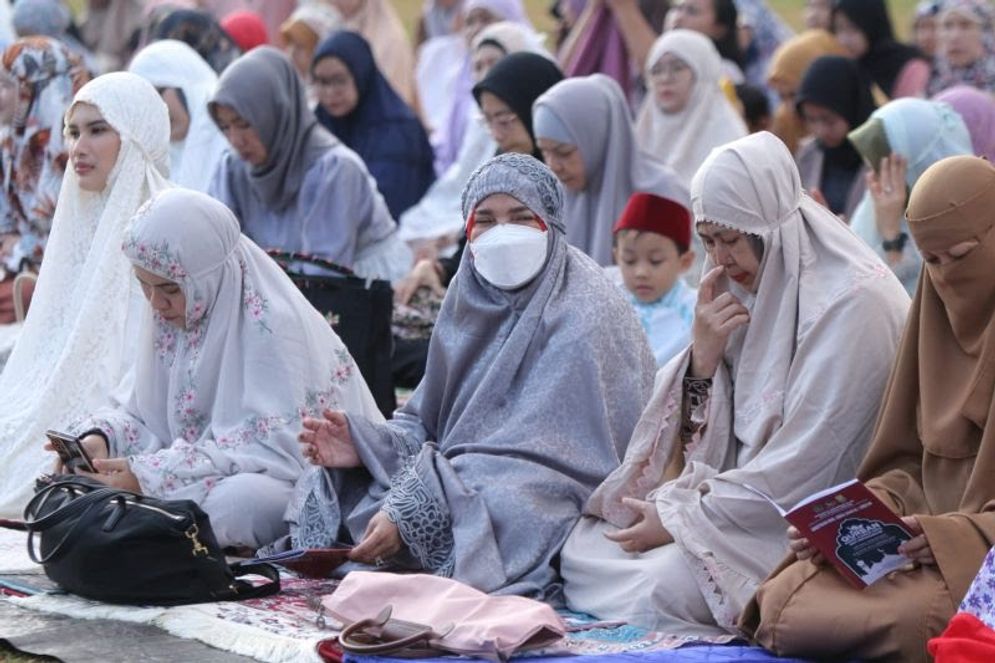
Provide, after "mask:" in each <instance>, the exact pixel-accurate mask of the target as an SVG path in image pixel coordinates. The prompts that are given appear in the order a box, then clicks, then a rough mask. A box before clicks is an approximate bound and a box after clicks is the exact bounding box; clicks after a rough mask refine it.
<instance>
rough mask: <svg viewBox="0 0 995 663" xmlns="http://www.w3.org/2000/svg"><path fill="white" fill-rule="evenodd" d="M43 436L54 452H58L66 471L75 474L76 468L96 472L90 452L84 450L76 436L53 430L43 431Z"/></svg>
mask: <svg viewBox="0 0 995 663" xmlns="http://www.w3.org/2000/svg"><path fill="white" fill-rule="evenodd" d="M45 436H46V437H47V438H48V439H49V441H50V442H51V443H52V447H53V448H54V449H55V453H57V454H59V458H60V459H61V460H62V464H63V466H65V468H66V471H67V472H70V473H72V474H75V473H76V470H78V469H82V470H84V471H86V472H91V473H96V472H97V468H96V467H94V465H93V460H92V459H91V458H90V454H88V453H87V452H86V448H85V447H84V446H83V443H82V442H81V441H80V439H79V438H78V437H74V436H72V435H69V434H68V433H60V432H59V431H55V430H48V431H45Z"/></svg>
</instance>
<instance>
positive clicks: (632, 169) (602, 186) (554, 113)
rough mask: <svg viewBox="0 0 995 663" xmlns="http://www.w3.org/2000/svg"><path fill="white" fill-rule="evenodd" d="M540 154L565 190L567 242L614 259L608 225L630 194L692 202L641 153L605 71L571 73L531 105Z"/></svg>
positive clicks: (603, 260) (673, 177)
mask: <svg viewBox="0 0 995 663" xmlns="http://www.w3.org/2000/svg"><path fill="white" fill-rule="evenodd" d="M532 124H533V127H534V130H535V136H536V144H537V145H538V147H539V149H540V150H541V151H542V157H543V159H544V160H545V161H546V163H547V164H548V165H549V167H550V168H552V169H553V172H554V173H556V176H557V177H558V178H559V179H560V182H562V183H563V186H564V187H565V188H566V205H565V210H564V216H565V217H566V224H567V239H568V240H569V241H570V243H571V244H573V245H574V246H576V247H577V248H579V249H580V250H582V251H583V252H584V253H586V254H587V255H589V256H591V257H592V258H594V259H595V260H597V261H598V262H599V263H600V264H602V265H611V264H612V225H613V224H614V223H615V220H616V219H618V217H619V216H620V215H621V214H622V210H623V209H625V205H626V203H628V202H629V198H630V197H631V196H632V194H634V193H653V194H656V195H658V196H662V197H664V198H669V199H670V200H675V201H677V202H679V203H681V204H682V205H684V206H689V205H690V198H689V196H688V191H687V187H686V186H685V185H684V184H682V183H681V180H680V178H679V177H678V176H677V174H676V173H675V172H674V171H673V170H671V169H670V168H668V167H667V166H665V165H664V164H663V162H662V161H659V160H657V159H656V158H655V157H653V156H652V155H650V154H649V153H648V152H645V151H643V150H642V148H640V147H639V144H638V142H637V139H636V135H635V132H634V131H633V129H632V117H631V115H630V112H629V105H628V102H627V101H626V100H625V95H624V94H623V92H622V88H620V87H619V85H618V83H616V82H615V81H614V80H613V79H611V78H609V77H608V76H605V75H604V74H593V75H591V76H581V77H575V78H568V79H566V80H564V81H562V82H560V83H557V84H556V85H554V86H553V87H551V88H550V89H549V90H548V91H547V92H546V93H545V94H543V95H542V96H541V97H539V98H538V99H537V100H536V102H535V103H534V104H533V106H532Z"/></svg>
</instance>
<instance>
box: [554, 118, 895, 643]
mask: <svg viewBox="0 0 995 663" xmlns="http://www.w3.org/2000/svg"><path fill="white" fill-rule="evenodd" d="M691 204H692V208H693V211H694V217H695V221H696V222H697V231H698V234H699V235H700V236H701V238H702V241H703V243H704V245H705V248H706V249H707V250H708V261H707V262H706V268H707V269H708V274H707V275H706V276H705V278H704V279H703V280H702V283H701V287H700V288H699V290H698V305H697V308H696V314H695V322H694V328H693V330H692V344H691V346H690V347H689V348H688V349H687V350H685V351H684V353H683V354H680V355H678V356H677V357H675V358H674V359H673V360H671V361H670V363H669V364H667V365H666V366H665V367H664V368H663V369H661V370H660V372H659V373H657V377H656V390H655V394H654V396H653V397H652V398H651V400H650V403H649V405H648V406H647V408H646V410H645V411H644V412H643V416H642V419H641V420H640V422H639V424H637V426H636V429H635V432H634V433H633V436H632V440H631V442H630V443H629V448H628V451H627V452H626V457H625V460H624V461H623V463H622V466H621V467H620V468H619V469H618V470H616V471H615V472H613V473H612V474H611V475H610V476H609V477H608V479H606V480H605V482H604V483H603V484H602V485H601V486H600V487H599V488H598V490H597V491H595V493H594V495H592V497H591V499H590V501H588V503H587V505H586V507H585V514H586V516H585V517H584V518H582V519H581V521H580V522H579V523H578V525H577V527H576V528H575V529H574V531H573V533H572V534H571V536H570V538H569V539H568V540H567V543H566V545H565V546H564V549H563V554H562V558H561V572H562V574H563V577H564V580H565V583H566V584H565V588H564V589H565V594H566V598H567V603H568V605H569V606H570V608H572V609H574V610H579V611H582V612H589V613H591V614H594V615H596V616H598V617H599V618H602V619H613V620H614V619H622V620H626V621H629V622H632V623H634V624H637V625H639V626H644V627H647V628H652V629H655V630H660V631H665V632H667V633H670V634H675V635H684V636H695V637H709V636H720V635H728V634H731V633H735V632H736V631H735V620H736V616H737V615H738V613H739V612H740V610H741V609H742V608H743V607H744V605H745V604H746V602H747V601H748V600H749V599H750V597H751V596H752V594H753V592H754V591H755V590H756V588H757V587H758V586H759V584H760V582H761V581H762V580H763V579H764V578H765V577H766V576H767V574H768V573H770V572H771V571H772V570H773V569H774V567H775V566H776V565H777V563H778V562H779V561H781V559H782V558H783V557H784V556H785V555H786V553H787V552H788V542H787V536H786V531H787V528H786V523H785V521H784V520H783V519H782V518H781V516H780V515H779V514H778V513H777V511H776V510H775V509H774V508H773V507H772V506H771V505H770V504H769V503H768V502H767V501H766V500H765V499H764V498H763V497H761V496H759V495H757V494H756V493H754V492H752V491H751V490H750V489H748V488H747V486H753V487H756V488H757V489H759V490H761V491H763V492H764V493H766V494H767V495H770V496H771V497H773V499H774V500H776V501H777V503H778V504H781V505H784V506H790V505H791V504H794V503H796V502H798V501H800V500H801V499H802V498H804V497H807V496H808V495H810V494H811V493H813V492H816V491H818V490H821V489H824V488H828V487H829V486H833V485H835V484H837V483H840V482H841V481H843V480H846V479H850V478H852V477H853V475H854V471H855V470H856V468H857V464H858V463H859V462H860V460H861V458H862V457H863V455H864V450H865V448H866V446H867V443H868V442H869V441H870V435H871V432H872V427H873V425H874V420H875V417H876V415H877V410H878V405H879V403H880V401H881V397H882V394H883V393H884V388H885V383H886V381H887V378H888V374H889V371H890V367H891V361H892V358H893V357H894V354H895V351H896V348H897V346H898V340H899V335H900V334H901V331H902V327H903V325H904V322H905V314H906V311H907V310H908V306H909V298H908V296H907V295H906V294H905V292H904V291H903V290H902V287H901V285H900V284H899V283H898V281H897V280H896V279H895V277H894V276H893V275H892V274H891V272H890V271H889V270H888V269H887V268H886V267H885V266H884V265H883V264H882V263H881V261H880V260H879V259H878V258H877V256H875V255H874V253H873V252H872V251H870V249H868V248H867V247H866V246H864V245H863V244H862V243H861V241H860V240H859V239H857V238H856V237H854V236H853V233H851V232H850V230H849V229H847V228H846V226H844V225H843V224H841V223H840V222H839V220H838V219H837V218H836V217H835V216H834V215H833V214H832V213H831V212H829V210H827V209H826V208H824V207H822V206H821V205H819V204H818V203H816V202H815V201H814V200H812V199H811V198H809V197H808V196H807V195H806V194H805V193H803V191H802V188H801V183H800V179H799V176H798V170H797V168H796V167H795V165H794V160H793V159H792V156H791V154H790V153H789V152H788V149H787V148H786V147H785V146H784V144H783V143H782V142H781V141H780V139H778V138H776V137H775V136H774V135H773V134H770V133H767V132H763V133H760V134H754V135H751V136H748V137H746V138H742V139H740V140H738V141H735V142H733V143H730V144H729V145H727V146H725V147H723V148H719V149H717V150H715V151H713V152H712V154H711V155H710V156H709V158H708V159H707V160H706V161H705V163H704V164H703V165H702V167H701V169H700V170H699V171H698V174H697V175H696V176H695V178H694V180H693V181H692V184H691ZM858 335H859V341H857V342H853V339H855V338H858ZM844 346H845V347H844Z"/></svg>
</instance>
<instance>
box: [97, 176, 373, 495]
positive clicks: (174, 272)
mask: <svg viewBox="0 0 995 663" xmlns="http://www.w3.org/2000/svg"><path fill="white" fill-rule="evenodd" d="M124 253H125V255H126V256H127V257H128V259H129V260H131V262H132V263H133V264H134V265H136V266H138V267H141V268H143V269H145V270H147V271H149V272H152V273H153V274H155V275H157V276H160V277H162V278H165V279H169V280H171V281H174V282H175V283H177V284H179V286H180V289H181V290H182V291H183V294H184V295H185V297H186V328H185V329H184V330H180V329H177V328H176V327H174V326H172V325H171V324H169V323H168V322H166V321H165V320H164V319H163V318H162V317H161V316H160V315H158V314H157V313H153V314H151V315H145V316H144V320H143V323H142V328H141V331H140V333H139V335H138V348H137V360H136V363H135V380H134V389H133V391H132V393H131V396H130V397H129V398H128V399H127V401H126V405H125V408H124V409H125V411H126V412H127V414H128V415H130V417H131V418H133V419H135V420H137V421H138V422H139V423H140V424H141V429H138V428H136V427H134V426H133V427H132V430H133V431H134V432H132V434H131V437H132V438H133V439H129V433H128V430H127V428H126V427H125V425H124V424H123V423H121V421H120V420H119V418H115V417H113V416H107V417H106V418H105V421H106V422H107V423H109V424H110V425H111V427H112V428H113V429H114V438H115V440H116V446H115V449H116V450H118V451H121V450H123V451H124V452H125V453H126V454H127V455H129V456H130V465H131V469H132V471H133V472H134V473H135V475H136V476H138V478H139V480H140V482H141V485H142V489H143V491H144V492H146V493H147V494H152V495H159V496H167V497H170V498H173V499H180V498H184V499H193V500H198V499H202V498H203V497H204V495H205V494H206V492H207V491H209V490H210V486H211V480H213V479H216V478H217V477H219V476H222V477H223V476H227V475H229V474H232V473H234V472H233V468H237V470H235V472H260V473H265V474H266V475H268V476H270V477H273V478H275V479H278V480H281V481H289V482H293V481H295V480H296V479H297V477H298V475H299V474H300V472H301V470H302V469H303V467H304V463H303V460H302V458H301V455H300V450H299V445H298V443H297V433H298V432H299V431H300V421H301V418H302V417H303V416H305V415H306V416H311V417H316V416H320V414H321V412H322V411H323V410H324V409H325V408H332V409H343V410H346V411H347V412H350V413H355V414H358V415H361V416H363V417H366V418H368V419H373V420H374V421H382V420H383V418H382V417H381V415H380V413H379V411H378V410H377V407H376V403H375V402H374V401H373V397H372V396H371V395H370V390H369V389H368V388H367V386H366V383H365V382H364V381H363V377H362V375H360V373H359V369H358V368H357V366H356V363H355V362H354V361H353V359H352V357H351V356H349V351H348V350H346V348H345V345H343V343H342V341H341V340H339V338H338V336H336V334H335V332H334V331H332V328H331V326H330V325H329V324H328V322H327V321H326V320H325V318H324V317H323V316H322V315H321V314H320V313H319V312H318V311H317V310H315V309H314V307H312V306H311V305H310V304H309V303H308V301H307V300H306V299H305V298H304V295H302V294H301V292H300V290H298V288H297V286H295V285H294V283H293V282H292V281H291V280H290V278H289V277H287V276H286V274H284V273H283V271H282V270H281V269H280V267H279V266H278V265H277V264H276V263H275V262H273V260H271V259H270V258H269V256H267V255H266V254H265V253H264V252H263V251H262V249H260V248H259V247H258V246H256V245H255V244H254V243H253V242H252V241H251V240H249V239H248V238H246V237H245V236H244V235H242V234H241V232H240V231H239V225H238V220H237V219H236V218H235V215H234V214H233V213H232V212H231V210H229V209H228V208H227V207H225V206H224V205H223V204H222V203H220V202H218V201H216V200H215V199H213V198H211V197H209V196H207V195H206V194H202V193H199V192H195V191H189V190H185V189H181V188H175V189H171V190H168V191H164V192H162V193H160V194H159V195H157V196H155V197H153V198H152V199H151V200H150V201H149V202H148V203H146V204H145V205H144V206H143V207H142V208H141V209H140V210H139V211H138V213H137V214H136V216H135V218H134V220H133V221H132V224H131V226H130V228H129V229H128V231H127V232H126V233H125V240H124ZM147 308H148V307H147ZM149 310H151V309H149ZM97 419H98V420H100V419H101V416H100V413H98V414H97ZM125 421H126V419H125ZM122 438H123V439H122Z"/></svg>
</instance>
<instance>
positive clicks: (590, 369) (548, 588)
mask: <svg viewBox="0 0 995 663" xmlns="http://www.w3.org/2000/svg"><path fill="white" fill-rule="evenodd" d="M493 193H506V194H509V195H511V196H513V197H515V198H517V199H519V200H521V202H523V203H525V204H526V205H527V206H529V208H530V209H532V211H533V212H535V213H536V214H538V215H540V216H541V217H542V218H543V219H545V220H546V222H547V224H548V226H549V237H550V252H549V257H548V259H547V261H546V264H545V265H544V267H543V268H542V270H541V271H540V272H539V274H538V275H537V276H536V277H535V279H534V280H533V281H531V282H530V283H529V284H528V285H526V286H525V287H523V288H520V289H518V290H514V291H507V290H501V289H499V288H495V287H493V286H492V285H490V284H489V283H487V281H485V280H484V279H483V278H482V277H480V276H479V275H478V274H477V273H476V271H475V270H474V269H473V257H472V255H471V252H470V251H466V252H464V254H463V262H462V263H461V264H460V268H459V271H458V272H457V274H456V277H455V278H454V279H453V281H452V284H451V285H450V287H449V290H448V292H447V294H446V299H445V301H444V302H443V305H442V310H441V311H440V313H439V318H438V321H437V322H436V325H435V331H434V332H433V334H432V340H431V342H430V345H429V352H428V365H427V368H426V371H425V378H424V379H423V380H422V382H421V384H420V385H419V386H418V389H417V390H416V391H415V393H414V395H413V396H412V398H411V400H410V401H409V402H408V404H407V405H406V406H405V407H404V408H403V409H401V410H399V411H398V412H397V413H396V414H395V416H394V419H393V420H392V421H390V422H388V423H387V424H375V423H371V422H368V421H366V420H364V419H362V418H360V417H353V416H350V418H349V421H350V427H351V431H352V438H353V442H354V444H355V446H356V449H357V451H358V453H359V455H360V457H361V458H362V460H363V464H364V465H365V467H366V470H367V471H368V472H369V473H370V475H372V481H371V482H370V483H368V484H367V485H364V486H362V490H363V491H364V492H363V494H362V496H361V497H360V498H357V497H356V496H355V494H354V492H353V493H352V494H350V489H349V486H352V487H353V490H355V487H356V486H355V483H354V482H353V483H350V482H349V481H347V480H344V479H343V477H342V475H341V474H338V476H336V473H334V472H321V473H320V474H317V475H311V476H309V477H308V479H307V480H305V481H303V482H302V484H304V485H303V489H304V490H303V494H302V495H300V497H299V498H298V499H297V500H296V501H295V502H294V503H293V504H292V505H291V510H290V516H291V519H292V520H294V521H296V522H295V524H293V525H292V528H291V531H292V532H293V534H294V539H295V540H294V542H293V543H294V545H299V546H301V545H306V546H321V545H328V544H329V543H330V542H331V540H332V539H333V538H334V536H335V534H337V533H338V532H339V527H340V525H344V526H345V528H346V529H347V530H348V531H349V533H351V535H352V537H353V538H354V539H356V538H359V537H360V536H361V535H362V534H363V531H364V529H365V527H366V524H367V522H368V521H369V519H370V517H371V516H372V515H373V514H374V513H376V512H377V511H378V510H380V509H383V510H384V511H385V512H386V513H387V514H388V516H389V517H390V518H391V520H393V521H394V522H395V523H397V525H398V528H399V530H400V533H401V537H402V538H403V540H404V542H405V544H406V546H407V549H408V551H409V552H410V553H411V554H412V556H413V557H414V559H415V560H417V565H418V566H420V567H421V568H423V569H426V570H429V571H432V572H435V573H439V574H443V575H450V576H452V577H454V578H456V579H458V580H461V581H463V582H466V583H468V584H470V585H472V586H474V587H476V588H478V589H480V590H482V591H487V592H500V593H506V594H512V593H514V594H523V595H530V596H537V597H545V598H548V597H551V596H554V595H555V593H556V589H557V588H556V586H555V582H556V577H557V576H556V572H555V570H554V569H553V567H552V566H551V560H552V559H553V558H554V557H555V556H556V554H557V553H558V551H559V549H560V547H561V546H562V544H563V542H564V541H565V540H566V537H567V534H569V532H570V530H571V528H572V527H573V525H574V523H575V522H576V520H577V518H578V517H579V516H580V510H581V507H582V506H583V504H584V502H585V501H586V499H587V497H588V496H589V495H590V493H591V492H592V491H593V490H594V488H595V487H597V486H598V484H600V483H601V481H602V480H603V479H604V478H605V476H606V475H607V474H608V473H609V472H611V471H612V470H613V469H614V468H615V467H617V465H618V463H619V458H620V457H621V455H622V454H623V453H624V451H625V447H626V445H627V444H628V441H629V436H630V435H631V434H632V430H633V427H634V426H635V423H636V420H637V419H638V417H639V413H640V412H641V410H642V408H643V404H644V403H645V402H646V399H647V397H648V395H649V392H650V389H651V387H652V381H653V370H654V367H653V356H652V354H651V353H650V351H649V347H648V345H647V342H646V339H645V335H644V334H643V332H642V330H641V328H640V326H639V322H638V320H637V319H636V317H635V313H634V311H633V310H632V308H631V307H630V306H629V305H628V303H627V302H626V301H625V300H624V299H623V298H622V296H621V291H620V290H619V289H618V288H617V287H616V286H615V285H614V284H612V283H611V282H610V281H609V280H608V279H607V278H606V277H605V275H604V273H603V270H602V269H601V268H600V267H599V266H598V265H597V264H595V263H594V262H593V261H592V260H591V259H589V258H588V257H587V256H585V255H584V254H583V253H581V252H580V251H579V250H577V249H576V248H574V247H571V246H568V245H567V243H566V241H565V238H564V236H563V223H562V220H561V215H560V211H561V210H560V207H561V202H560V201H561V199H562V194H561V193H560V185H559V183H558V182H557V181H556V178H555V176H554V175H553V174H552V172H551V171H550V170H549V169H548V168H546V166H544V165H543V164H542V163H541V162H539V161H537V160H536V159H534V158H532V157H531V156H527V155H520V154H504V155H501V156H498V157H495V158H494V159H492V160H490V161H489V162H487V163H486V164H484V165H483V166H481V167H480V168H479V169H477V171H476V172H475V173H474V174H473V175H472V176H471V178H470V181H469V183H468V184H467V187H466V190H465V193H464V195H463V209H464V211H465V212H467V213H469V212H470V211H471V210H472V209H473V208H474V207H475V206H476V205H477V204H478V203H479V202H480V201H481V200H482V199H483V198H485V197H487V196H489V195H491V194H493ZM592 311H597V314H596V315H594V314H592Z"/></svg>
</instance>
